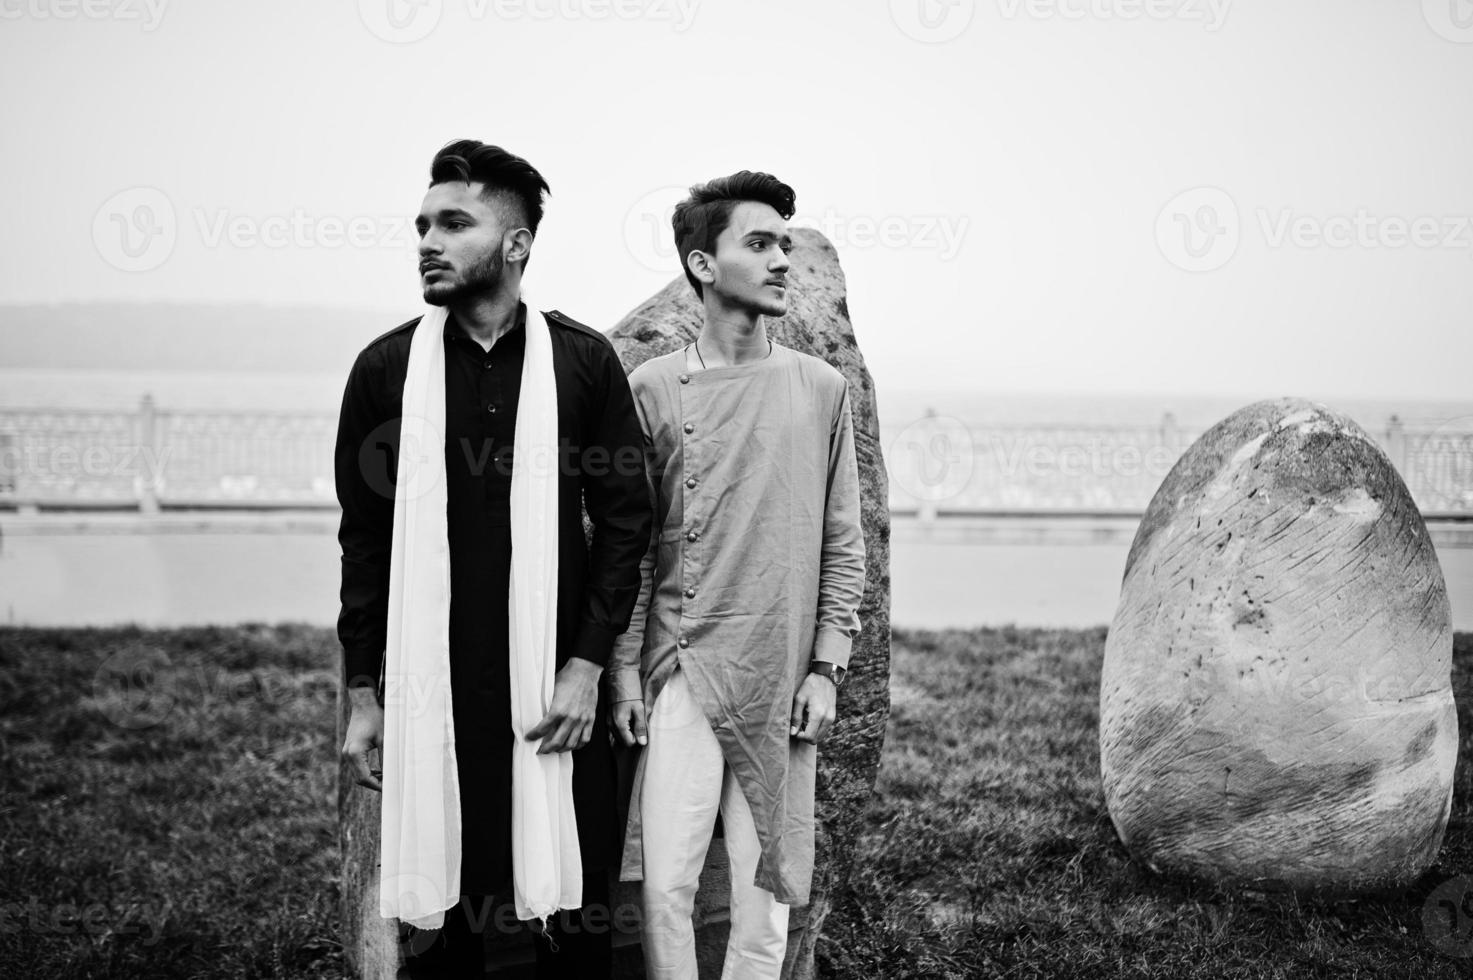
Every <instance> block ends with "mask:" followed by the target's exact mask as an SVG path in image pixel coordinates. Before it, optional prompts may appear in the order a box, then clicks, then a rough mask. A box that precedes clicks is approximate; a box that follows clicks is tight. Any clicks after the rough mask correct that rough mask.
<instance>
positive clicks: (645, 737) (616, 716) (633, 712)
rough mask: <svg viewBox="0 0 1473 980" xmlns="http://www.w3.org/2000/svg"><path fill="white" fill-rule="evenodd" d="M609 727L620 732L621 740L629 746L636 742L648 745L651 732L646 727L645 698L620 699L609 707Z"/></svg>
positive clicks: (631, 746)
mask: <svg viewBox="0 0 1473 980" xmlns="http://www.w3.org/2000/svg"><path fill="white" fill-rule="evenodd" d="M609 727H610V728H612V729H613V730H614V731H615V732H617V733H618V734H619V741H621V742H623V743H624V744H625V745H626V746H628V747H629V748H633V747H634V746H635V744H636V743H638V744H640V745H648V744H649V742H650V738H649V733H648V731H647V730H646V728H645V717H644V700H643V699H639V700H635V701H618V702H615V704H614V706H613V707H612V708H610V709H609Z"/></svg>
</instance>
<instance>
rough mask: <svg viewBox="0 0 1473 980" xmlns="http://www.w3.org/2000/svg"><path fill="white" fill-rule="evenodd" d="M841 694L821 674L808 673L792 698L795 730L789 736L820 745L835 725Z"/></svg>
mask: <svg viewBox="0 0 1473 980" xmlns="http://www.w3.org/2000/svg"><path fill="white" fill-rule="evenodd" d="M838 696H839V692H838V689H837V688H836V687H834V682H833V681H831V680H829V679H828V678H827V677H824V676H823V675H822V674H809V675H808V676H807V677H805V678H803V685H802V686H801V687H799V688H798V693H797V694H796V695H794V696H793V719H792V721H793V727H792V730H791V731H789V732H788V734H790V735H792V736H793V737H795V738H797V739H798V740H799V741H803V742H812V743H813V744H814V745H817V744H818V743H819V742H820V741H821V740H822V739H823V737H824V736H825V735H827V734H828V733H829V728H830V727H832V726H833V724H834V716H835V714H836V711H835V708H834V702H835V701H837V700H838Z"/></svg>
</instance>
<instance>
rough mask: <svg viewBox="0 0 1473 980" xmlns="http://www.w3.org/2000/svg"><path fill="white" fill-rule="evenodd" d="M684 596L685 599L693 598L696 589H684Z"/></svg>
mask: <svg viewBox="0 0 1473 980" xmlns="http://www.w3.org/2000/svg"><path fill="white" fill-rule="evenodd" d="M685 597H686V598H687V599H694V598H695V597H696V590H695V589H686V590H685Z"/></svg>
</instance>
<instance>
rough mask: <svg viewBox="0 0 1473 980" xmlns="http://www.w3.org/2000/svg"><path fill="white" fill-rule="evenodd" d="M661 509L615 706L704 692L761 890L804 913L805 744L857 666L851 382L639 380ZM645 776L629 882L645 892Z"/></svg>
mask: <svg viewBox="0 0 1473 980" xmlns="http://www.w3.org/2000/svg"><path fill="white" fill-rule="evenodd" d="M629 382H630V387H631V388H632V389H633V391H634V400H635V405H636V407H637V409H638V411H639V416H640V420H641V422H642V423H643V425H644V430H645V437H646V440H647V465H648V468H649V474H650V479H651V480H652V481H653V483H654V488H655V494H656V497H657V512H656V520H655V528H656V531H655V535H654V540H652V541H651V551H650V554H649V555H648V556H646V559H645V563H644V566H643V569H642V571H643V574H642V585H641V588H640V596H639V600H638V602H637V603H636V605H635V608H634V618H633V620H632V622H631V625H630V627H629V631H628V632H627V633H625V634H624V635H623V636H621V637H620V638H619V639H618V641H617V642H616V643H615V646H614V652H613V656H612V658H611V659H610V661H609V685H610V692H611V695H612V697H613V699H614V700H626V699H632V698H637V697H641V696H642V697H643V698H644V703H645V709H646V711H653V710H654V704H655V700H656V699H657V698H658V697H659V696H660V690H661V688H663V687H664V685H665V682H666V681H667V680H669V678H670V676H671V674H673V673H674V671H675V670H676V667H677V665H678V666H679V669H681V670H682V671H684V672H685V674H686V678H687V681H688V683H689V684H690V688H691V692H692V693H693V694H694V695H695V698H696V700H697V701H698V702H699V703H700V705H701V708H702V709H703V711H704V712H705V715H706V719H707V720H708V721H709V722H710V723H711V728H712V730H713V731H714V732H715V733H716V737H717V739H718V740H719V741H720V743H721V749H722V753H723V755H724V757H725V759H726V762H727V764H728V765H729V766H731V768H732V770H733V771H734V772H735V773H736V776H737V779H738V781H739V782H740V784H741V787H742V790H743V792H744V795H745V796H746V799H747V803H748V804H749V806H750V807H751V810H752V816H753V819H754V821H755V823H756V825H757V835H758V838H759V840H760V842H761V845H762V859H761V861H760V862H759V864H758V867H757V876H756V883H757V884H758V885H759V886H761V887H763V888H766V889H768V890H769V891H771V892H773V894H774V895H776V897H777V899H778V900H779V901H782V902H786V903H789V904H797V905H802V904H806V903H807V901H808V893H809V886H810V884H811V881H812V877H813V793H814V762H815V757H816V755H815V748H814V746H813V745H811V744H810V743H807V742H800V741H798V740H797V739H794V738H792V737H791V736H790V735H789V727H790V719H791V714H792V704H793V695H794V694H795V693H796V691H797V689H798V685H799V684H800V683H801V682H802V680H803V678H804V676H805V675H806V674H807V672H808V666H809V663H810V661H811V660H813V659H818V660H826V661H830V662H832V663H835V664H838V665H839V666H841V667H846V666H848V662H849V648H850V644H851V642H852V641H853V638H854V637H855V635H856V634H857V633H858V632H859V600H860V596H861V594H862V592H863V590H864V538H863V534H862V532H861V530H860V523H859V507H860V502H859V472H858V466H857V464H856V461H855V452H854V426H853V421H852V419H851V417H850V412H849V389H848V384H847V382H846V381H845V380H844V376H843V375H842V374H840V373H839V372H838V371H836V370H835V369H834V368H832V367H830V366H829V365H828V364H826V363H824V362H823V361H821V360H819V359H818V358H816V357H812V356H810V355H808V354H803V353H800V352H798V351H795V350H791V349H789V348H786V347H783V346H781V345H778V344H774V345H773V348H772V353H771V354H770V355H769V356H768V357H766V358H764V359H762V360H760V361H754V362H750V363H747V364H740V365H735V366H729V367H713V368H709V369H706V370H700V371H688V370H687V368H686V361H685V352H684V351H674V352H672V353H670V354H667V355H665V356H663V357H658V358H654V359H651V360H650V361H647V362H646V363H644V364H642V365H640V367H638V368H637V369H635V371H634V372H633V373H632V374H631V375H630V376H629ZM643 778H644V761H643V758H641V761H640V765H639V768H638V769H637V770H636V774H635V783H634V797H633V800H632V802H631V804H630V812H629V828H628V833H627V835H626V837H625V844H624V861H623V867H622V869H621V873H620V877H621V878H622V879H623V880H625V881H638V880H640V879H641V878H642V877H643V852H642V841H641V827H642V823H641V818H640V811H639V796H640V786H641V784H642V782H643Z"/></svg>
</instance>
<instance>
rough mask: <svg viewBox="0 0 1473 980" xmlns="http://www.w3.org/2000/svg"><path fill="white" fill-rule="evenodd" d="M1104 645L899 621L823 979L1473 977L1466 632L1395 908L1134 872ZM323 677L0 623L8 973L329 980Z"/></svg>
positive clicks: (311, 656) (309, 670)
mask: <svg viewBox="0 0 1473 980" xmlns="http://www.w3.org/2000/svg"><path fill="white" fill-rule="evenodd" d="M1103 648H1104V631H1103V630H1086V631H1043V630H1012V629H999V630H981V631H976V632H946V633H920V632H901V633H897V635H896V642H895V669H894V676H893V685H892V686H893V693H894V713H893V715H892V719H891V725H890V731H889V735H888V739H887V743H886V748H885V756H884V763H883V766H882V770H881V773H880V780H879V788H878V792H877V794H876V796H875V799H874V801H873V803H872V806H871V808H870V811H869V814H868V817H867V823H866V829H865V833H864V836H863V839H862V840H861V842H860V845H859V851H858V854H857V856H856V862H855V874H854V877H853V879H852V886H851V888H850V890H849V891H848V892H847V893H846V894H845V895H843V896H839V902H838V905H837V908H836V909H835V911H834V913H833V915H832V916H831V917H830V918H829V921H828V925H827V927H826V929H825V937H824V939H823V941H822V942H821V944H820V947H819V955H820V959H821V961H822V963H823V966H824V967H825V975H827V976H830V977H863V978H884V980H892V978H893V980H900V978H908V977H916V978H920V977H926V978H936V977H951V976H955V977H967V976H994V975H1000V976H1009V977H1115V976H1138V977H1160V978H1166V977H1178V976H1203V977H1278V976H1282V977H1317V976H1323V977H1332V976H1333V977H1342V976H1345V977H1354V976H1365V977H1372V976H1374V977H1419V978H1420V977H1443V976H1446V977H1454V976H1464V977H1465V976H1468V975H1469V971H1470V970H1473V958H1466V959H1455V958H1452V957H1449V956H1446V955H1444V954H1442V953H1439V952H1438V951H1437V950H1436V949H1435V948H1434V947H1433V946H1432V944H1431V943H1430V942H1429V941H1428V939H1427V937H1426V936H1425V934H1424V932H1423V927H1422V908H1423V905H1424V903H1425V900H1426V896H1427V894H1428V892H1429V891H1430V889H1432V888H1434V887H1435V886H1437V885H1438V884H1440V883H1441V882H1443V881H1445V880H1447V879H1449V878H1452V877H1454V876H1455V875H1458V874H1473V829H1470V812H1473V788H1470V771H1469V770H1470V760H1473V752H1470V749H1473V717H1470V711H1469V709H1470V707H1473V637H1468V636H1460V637H1459V639H1458V653H1457V658H1456V663H1455V676H1454V681H1455V684H1456V685H1457V690H1458V699H1459V707H1460V709H1461V710H1460V719H1459V723H1460V726H1461V732H1462V737H1463V746H1462V754H1461V756H1460V763H1459V770H1458V779H1457V789H1456V794H1455V798H1454V806H1453V818H1452V824H1451V826H1450V828H1449V831H1448V836H1447V840H1446V842H1445V844H1444V847H1443V853H1442V857H1441V860H1440V862H1439V864H1438V865H1437V867H1435V868H1433V869H1432V871H1431V872H1429V873H1428V875H1427V876H1426V878H1425V879H1424V881H1423V882H1421V883H1419V884H1418V886H1417V887H1415V888H1413V889H1411V890H1409V891H1408V892H1407V893H1405V894H1398V895H1391V896H1383V897H1380V898H1377V899H1374V900H1371V899H1365V900H1360V901H1355V902H1333V903H1331V902H1320V903H1314V902H1305V903H1295V902H1294V901H1292V900H1290V899H1282V898H1274V897H1269V896H1242V895H1228V894H1219V893H1216V892H1214V891H1213V890H1211V889H1206V888H1199V887H1191V886H1186V885H1181V884H1175V883H1171V882H1166V881H1162V880H1160V879H1158V878H1155V877H1153V876H1152V875H1150V874H1149V873H1147V872H1145V871H1143V870H1142V869H1141V868H1140V867H1138V866H1137V865H1135V864H1134V863H1133V862H1132V861H1131V860H1130V859H1129V857H1128V855H1127V854H1126V853H1125V851H1124V849H1123V848H1122V847H1121V846H1120V844H1119V843H1118V842H1117V841H1116V839H1115V836H1114V833H1113V831H1112V829H1111V827H1110V822H1109V818H1108V816H1107V815H1106V814H1105V812H1104V809H1103V801H1102V795H1101V791H1100V788H1099V778H1098V758H1097V748H1096V743H1095V725H1096V719H1097V688H1096V684H1097V681H1098V675H1099V664H1100V657H1101V655H1102V652H1103ZM336 683H337V645H336V641H335V640H334V639H333V636H332V634H331V632H330V631H328V630H321V629H308V628H304V627H279V628H271V627H244V628H217V629H193V630H169V631H142V630H132V629H119V630H25V629H6V630H0V977H7V978H8V977H26V978H33V977H34V978H44V977H66V978H103V977H107V978H113V977H118V978H128V977H139V978H142V977H148V978H172V977H178V978H184V977H211V978H214V977H278V978H308V977H313V978H315V977H340V976H343V959H342V954H341V950H340V948H339V947H338V945H337V939H336V921H335V920H336V914H337V891H336V886H335V884H334V879H335V875H336V865H337V846H336V842H337V830H336V808H335V803H334V793H335V779H336V773H335V766H334V761H333V760H334V759H335V756H336V744H335V742H336V737H335V733H334V727H335V726H334V718H335V706H334V705H335V702H334V696H335V687H336ZM1470 904H1473V900H1470ZM1468 911H1469V919H1468V922H1467V924H1468V925H1469V926H1470V928H1473V908H1470V909H1469V910H1468ZM84 912H85V917H84V918H83V919H81V920H79V919H78V915H79V914H80V913H84ZM1467 938H1473V937H1467Z"/></svg>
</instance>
